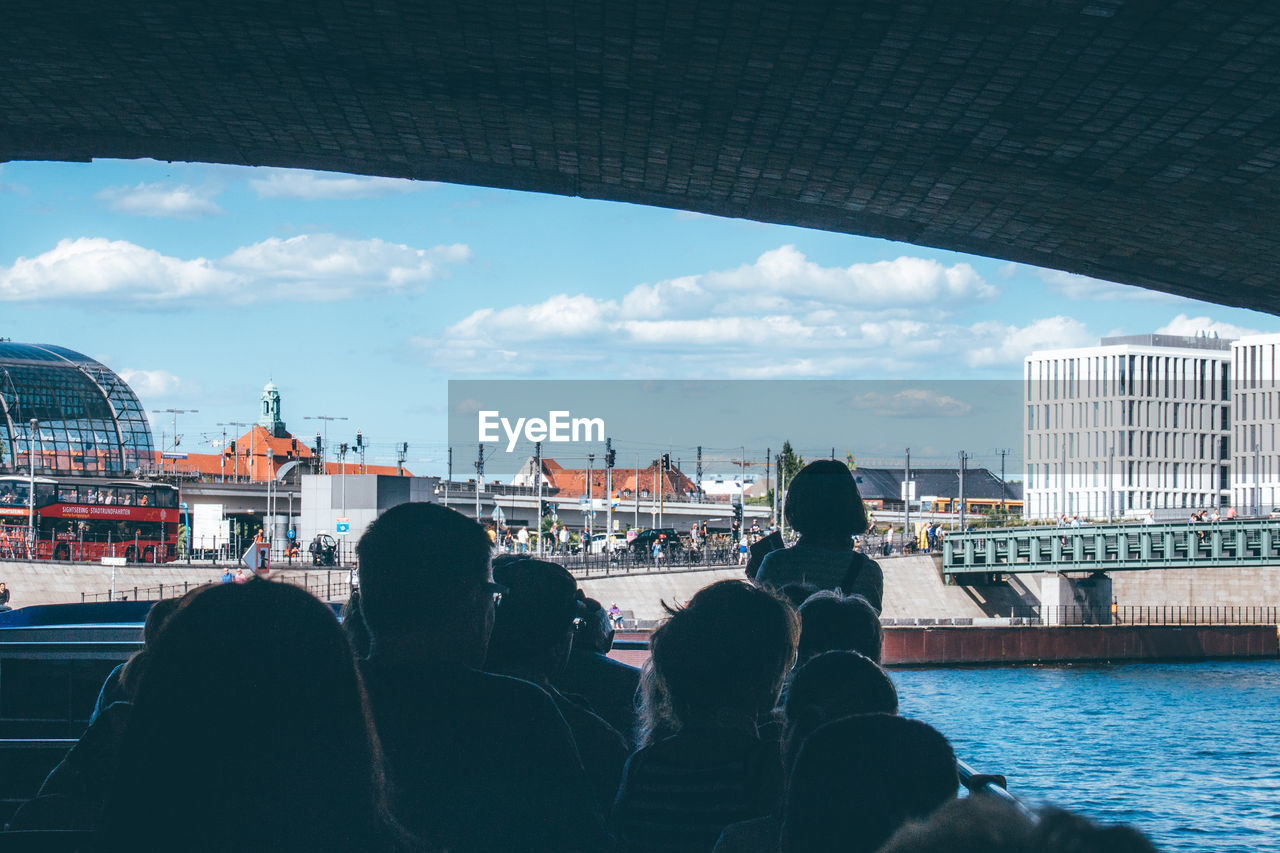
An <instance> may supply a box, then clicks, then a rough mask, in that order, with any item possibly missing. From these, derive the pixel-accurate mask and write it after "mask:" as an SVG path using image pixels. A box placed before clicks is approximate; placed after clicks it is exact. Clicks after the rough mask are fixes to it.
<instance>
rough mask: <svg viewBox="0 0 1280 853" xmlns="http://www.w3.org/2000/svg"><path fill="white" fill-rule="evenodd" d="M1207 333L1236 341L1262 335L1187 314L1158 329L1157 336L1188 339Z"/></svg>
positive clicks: (1255, 331)
mask: <svg viewBox="0 0 1280 853" xmlns="http://www.w3.org/2000/svg"><path fill="white" fill-rule="evenodd" d="M1201 332H1205V333H1208V334H1209V335H1210V336H1212V335H1215V334H1216V335H1217V336H1218V337H1220V338H1228V339H1236V338H1243V337H1245V336H1246V335H1258V334H1261V332H1260V331H1258V330H1257V329H1245V328H1243V327H1241V326H1235V325H1232V324H1231V323H1220V322H1218V321H1217V320H1210V319H1209V318H1208V317H1188V316H1187V315H1186V314H1179V315H1178V316H1177V317H1174V318H1173V319H1172V320H1170V321H1169V322H1168V323H1165V324H1164V325H1163V326H1161V327H1160V328H1158V329H1156V332H1155V333H1156V334H1157V335H1186V336H1187V337H1195V336H1196V335H1197V334H1199V333H1201Z"/></svg>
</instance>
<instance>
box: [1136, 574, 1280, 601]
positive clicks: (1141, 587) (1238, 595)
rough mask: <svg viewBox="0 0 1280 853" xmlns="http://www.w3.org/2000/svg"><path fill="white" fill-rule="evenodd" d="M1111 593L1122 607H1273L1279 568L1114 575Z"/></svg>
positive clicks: (1279, 582)
mask: <svg viewBox="0 0 1280 853" xmlns="http://www.w3.org/2000/svg"><path fill="white" fill-rule="evenodd" d="M1111 594H1112V595H1113V596H1115V599H1116V601H1118V602H1119V603H1120V604H1134V605H1151V606H1160V605H1171V606H1172V605H1187V604H1191V605H1218V606H1237V607H1274V606H1276V605H1280V566H1240V567H1236V568H1214V569H1150V570H1147V571H1141V572H1112V573H1111Z"/></svg>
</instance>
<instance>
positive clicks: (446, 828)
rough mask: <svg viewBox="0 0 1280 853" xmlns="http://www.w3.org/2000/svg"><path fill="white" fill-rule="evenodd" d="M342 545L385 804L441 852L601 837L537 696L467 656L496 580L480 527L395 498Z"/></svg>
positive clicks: (478, 657)
mask: <svg viewBox="0 0 1280 853" xmlns="http://www.w3.org/2000/svg"><path fill="white" fill-rule="evenodd" d="M356 550H357V553H358V554H359V557H360V581H361V583H360V594H361V598H360V612H361V613H362V614H363V615H364V620H365V624H366V626H367V627H368V629H369V634H370V636H371V638H372V651H371V653H370V655H369V657H368V659H367V660H365V661H364V662H363V665H362V667H361V669H362V672H363V674H364V676H365V683H366V686H367V689H368V691H369V696H370V699H371V701H372V705H373V713H374V719H375V722H376V724H377V728H378V733H379V735H380V736H381V738H382V741H383V744H384V746H385V748H386V754H387V757H388V762H389V765H390V769H391V778H392V781H393V783H394V788H393V790H394V791H395V796H394V801H393V808H394V811H395V813H396V815H397V816H398V817H399V818H400V819H401V820H403V821H404V822H405V824H406V825H407V826H408V827H409V828H410V829H411V830H414V831H415V832H418V833H419V834H420V835H421V836H422V837H423V838H424V839H425V840H426V841H427V842H428V843H431V844H433V845H436V846H438V847H442V848H446V849H448V850H449V851H451V853H464V851H508V850H529V851H542V850H546V851H587V850H591V851H596V850H601V849H604V848H605V847H607V846H608V839H607V836H606V835H605V832H604V826H603V820H602V818H601V815H600V809H599V807H598V805H597V803H596V799H595V797H593V796H592V793H591V786H590V785H589V783H588V781H587V778H586V774H585V773H584V771H583V768H582V764H581V762H580V761H579V758H578V752H577V748H576V747H575V745H574V742H573V736H572V735H571V734H570V732H569V728H568V726H567V725H566V724H565V721H564V718H563V717H562V716H561V714H560V712H559V711H558V710H556V706H555V704H554V703H553V702H552V700H551V697H549V696H548V695H547V694H546V693H545V692H543V691H542V690H540V689H539V688H537V687H535V686H534V685H532V684H529V683H528V682H525V681H521V680H518V679H514V678H509V677H506V676H501V675H492V674H490V673H485V672H481V671H480V670H479V667H480V666H482V665H483V663H484V659H485V653H486V650H487V648H488V644H489V634H490V631H491V629H492V627H493V620H494V609H495V607H496V606H497V603H496V601H495V594H497V593H500V588H499V587H498V586H497V585H496V584H494V583H493V581H492V579H491V576H490V568H489V555H490V542H489V536H488V534H487V533H486V532H485V529H484V528H483V527H481V526H480V525H479V524H477V523H475V522H474V521H471V520H470V519H468V518H466V517H465V516H462V515H460V514H459V513H457V512H454V511H453V510H451V509H448V508H446V507H442V506H439V505H437V504H429V503H407V504H401V505H399V506H396V507H393V508H392V509H390V510H388V511H387V512H385V513H383V514H382V516H380V517H379V518H378V519H377V520H376V521H374V522H373V524H371V525H370V526H369V528H368V530H367V531H366V532H365V534H364V536H362V537H361V539H360V543H359V545H358V546H357V548H356Z"/></svg>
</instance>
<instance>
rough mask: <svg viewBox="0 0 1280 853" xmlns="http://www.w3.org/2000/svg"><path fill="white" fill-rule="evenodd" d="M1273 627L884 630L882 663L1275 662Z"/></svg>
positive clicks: (1278, 646)
mask: <svg viewBox="0 0 1280 853" xmlns="http://www.w3.org/2000/svg"><path fill="white" fill-rule="evenodd" d="M1277 656H1280V642H1278V636H1277V632H1276V627H1275V626H1273V625H1213V626H1208V625H1201V626H1183V627H1175V626H1167V627H1166V626H1149V625H1143V626H1111V627H1097V626H1084V627H1035V628H1030V627H1026V628H950V627H939V628H886V629H885V632H884V663H885V665H886V666H928V665H938V664H955V663H964V664H1010V663H1067V662H1072V661H1126V660H1128V661H1150V660H1207V659H1213V658H1274V657H1277Z"/></svg>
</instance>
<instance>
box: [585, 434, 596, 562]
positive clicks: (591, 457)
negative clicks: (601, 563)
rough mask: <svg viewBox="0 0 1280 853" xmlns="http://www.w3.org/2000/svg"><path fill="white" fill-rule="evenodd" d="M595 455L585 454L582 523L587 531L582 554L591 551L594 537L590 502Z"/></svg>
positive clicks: (593, 513)
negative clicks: (585, 468)
mask: <svg viewBox="0 0 1280 853" xmlns="http://www.w3.org/2000/svg"><path fill="white" fill-rule="evenodd" d="M595 462H596V455H595V454H594V453H588V454H587V518H586V522H587V523H586V524H584V525H582V527H583V529H584V530H585V531H586V533H587V542H586V547H584V548H583V549H582V553H583V555H584V556H585V555H587V554H590V553H591V545H592V540H593V539H594V537H595V515H596V514H595V505H594V504H593V503H592V494H591V492H592V489H591V480H592V479H593V477H594V475H595Z"/></svg>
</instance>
